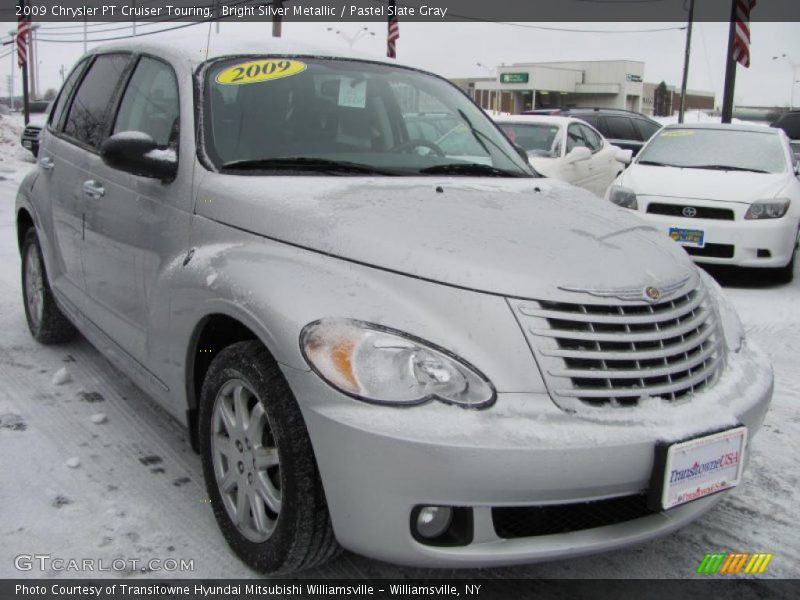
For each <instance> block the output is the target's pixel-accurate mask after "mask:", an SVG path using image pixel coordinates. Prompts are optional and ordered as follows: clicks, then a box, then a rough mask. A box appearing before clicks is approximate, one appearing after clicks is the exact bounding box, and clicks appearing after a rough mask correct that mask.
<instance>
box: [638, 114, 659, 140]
mask: <svg viewBox="0 0 800 600" xmlns="http://www.w3.org/2000/svg"><path fill="white" fill-rule="evenodd" d="M633 123H634V125H635V126H636V129H638V130H639V137H640V138H641V140H642V146H644V144H646V143H647V142H648V141H650V138H651V137H653V136H654V135H655V134H656V133H657V132H658V131H659V130H660V129H661V125H659V124H658V123H655V122H653V121H649V120H647V119H633Z"/></svg>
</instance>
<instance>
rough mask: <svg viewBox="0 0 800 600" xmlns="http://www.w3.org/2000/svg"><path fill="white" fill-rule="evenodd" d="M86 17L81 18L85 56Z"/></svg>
mask: <svg viewBox="0 0 800 600" xmlns="http://www.w3.org/2000/svg"><path fill="white" fill-rule="evenodd" d="M87 33H88V32H87V31H86V17H83V53H84V54H86V34H87Z"/></svg>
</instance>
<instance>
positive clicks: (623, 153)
mask: <svg viewBox="0 0 800 600" xmlns="http://www.w3.org/2000/svg"><path fill="white" fill-rule="evenodd" d="M614 158H615V159H617V161H619V162H621V163H622V164H623V165H629V164H631V160H633V150H623V149H622V148H617V150H616V152H615V153H614Z"/></svg>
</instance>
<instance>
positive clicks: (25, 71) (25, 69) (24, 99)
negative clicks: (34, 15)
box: [17, 0, 30, 125]
mask: <svg viewBox="0 0 800 600" xmlns="http://www.w3.org/2000/svg"><path fill="white" fill-rule="evenodd" d="M19 5H20V7H21V8H22V9H23V11H24V9H25V0H19ZM21 18H23V19H27V17H24V16H23V17H21ZM17 38H19V35H17ZM29 38H30V34H29V33H27V32H26V34H25V36H24V39H23V41H24V42H25V43H26V44H27V42H28V40H29ZM18 54H19V53H18ZM26 54H27V53H26ZM18 58H19V56H18ZM21 69H22V110H23V114H24V115H25V125H27V124H28V122H29V121H30V107H29V105H28V57H27V56H26V57H25V62H24V63H23V64H22V66H21Z"/></svg>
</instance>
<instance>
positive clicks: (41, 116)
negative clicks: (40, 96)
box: [20, 101, 52, 156]
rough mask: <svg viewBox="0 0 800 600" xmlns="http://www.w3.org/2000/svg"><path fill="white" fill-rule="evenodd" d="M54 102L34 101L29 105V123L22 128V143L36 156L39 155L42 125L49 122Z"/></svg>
mask: <svg viewBox="0 0 800 600" xmlns="http://www.w3.org/2000/svg"><path fill="white" fill-rule="evenodd" d="M51 104H52V102H44V101H34V102H30V103H29V105H28V114H29V119H28V124H27V125H26V126H25V128H24V129H23V130H22V135H21V136H20V143H21V144H22V146H23V148H27V149H28V150H30V151H31V153H32V154H33V155H34V156H38V155H39V136H40V135H41V133H42V127H44V124H45V123H46V122H47V114H48V112H49V111H50V105H51Z"/></svg>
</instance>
